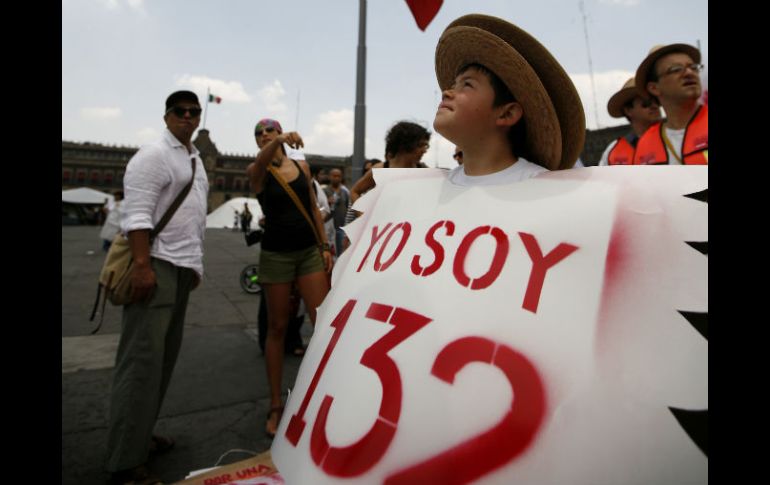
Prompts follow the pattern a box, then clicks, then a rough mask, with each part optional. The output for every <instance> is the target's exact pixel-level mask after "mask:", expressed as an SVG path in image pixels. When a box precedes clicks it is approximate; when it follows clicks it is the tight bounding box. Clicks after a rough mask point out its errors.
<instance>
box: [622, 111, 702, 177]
mask: <svg viewBox="0 0 770 485" xmlns="http://www.w3.org/2000/svg"><path fill="white" fill-rule="evenodd" d="M708 149H709V109H708V106H699V107H698V110H697V111H696V112H695V114H694V115H693V117H692V119H691V120H690V122H689V123H687V128H685V132H684V141H683V143H682V163H683V164H685V165H708V163H709V151H708ZM666 164H668V150H666V144H665V142H664V141H663V123H660V122H658V123H655V124H654V125H652V126H651V127H649V128H648V129H647V131H645V132H644V134H643V135H642V137H641V138H639V143H637V144H636V154H635V155H634V165H666Z"/></svg>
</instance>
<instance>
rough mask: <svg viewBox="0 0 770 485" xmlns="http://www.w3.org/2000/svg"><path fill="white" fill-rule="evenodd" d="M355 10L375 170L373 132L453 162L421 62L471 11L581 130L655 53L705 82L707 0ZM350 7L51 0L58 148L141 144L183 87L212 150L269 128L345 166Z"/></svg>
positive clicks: (378, 5)
mask: <svg viewBox="0 0 770 485" xmlns="http://www.w3.org/2000/svg"><path fill="white" fill-rule="evenodd" d="M366 3H367V26H366V54H367V56H366V137H365V155H366V157H367V158H379V159H382V158H383V153H384V150H385V134H386V133H387V130H388V129H389V128H390V127H391V126H392V125H393V124H394V123H396V122H398V121H400V120H408V121H413V122H416V123H419V124H422V125H423V126H425V127H426V128H428V129H430V130H431V132H433V136H432V137H431V147H430V150H429V151H428V153H426V155H425V156H424V157H423V161H424V162H425V163H426V164H427V165H429V166H439V167H453V166H455V162H454V160H452V153H453V150H454V145H453V144H452V143H451V142H449V141H448V140H446V139H444V138H443V137H441V136H440V135H439V134H437V133H435V132H434V130H433V127H432V125H433V118H434V115H435V112H436V108H437V107H438V104H439V102H440V91H439V88H438V83H437V81H436V75H435V68H434V55H435V49H436V44H437V42H438V39H439V37H440V36H441V33H442V31H443V30H444V28H445V27H446V26H447V25H448V24H449V23H450V22H452V21H453V20H455V19H456V18H458V17H460V16H462V15H466V14H469V13H483V14H486V15H493V16H496V17H500V18H502V19H505V20H507V21H509V22H511V23H513V24H515V25H517V26H518V27H520V28H522V29H523V30H525V31H527V32H528V33H529V34H531V35H532V36H534V37H535V38H537V39H538V40H539V41H540V43H541V44H543V45H544V46H545V47H546V48H547V49H548V50H549V51H550V52H551V54H552V55H553V56H554V57H555V58H556V59H557V60H558V61H559V63H560V64H561V65H562V67H564V70H565V71H566V72H567V73H568V74H569V75H570V77H571V79H572V81H573V82H574V83H575V87H576V88H577V90H578V93H579V94H580V97H581V100H582V102H583V109H584V111H585V114H586V127H587V128H588V129H596V128H604V127H608V126H616V125H620V124H625V121H626V120H625V119H624V118H621V119H615V118H611V117H610V116H609V114H608V113H607V101H608V100H609V98H610V97H611V96H612V95H613V94H614V93H615V92H616V91H617V90H619V89H620V88H621V86H622V85H623V83H624V82H625V81H626V80H627V79H628V78H630V77H632V76H633V74H634V72H635V71H636V68H637V66H638V65H639V64H640V63H641V61H642V59H644V57H645V56H646V55H647V53H648V52H649V50H650V48H652V47H653V46H654V45H658V44H670V43H678V42H682V43H687V44H690V45H694V46H699V47H700V49H701V53H702V57H703V59H702V62H703V64H705V66H706V69H705V70H704V72H703V73H702V78H703V80H704V86H707V85H708V2H707V0H583V2H582V4H583V9H582V12H581V8H580V4H581V2H580V0H444V2H443V5H442V6H441V8H440V10H439V12H438V14H437V15H436V17H435V18H434V19H433V21H432V22H431V23H430V24H429V25H428V27H427V28H426V30H425V31H424V32H423V31H421V30H420V29H419V28H418V27H417V24H416V22H415V20H414V18H413V17H412V14H411V12H410V11H409V8H408V6H407V4H406V1H404V0H368V1H367V2H366ZM358 5H359V1H358V0H276V1H266V0H218V1H215V0H62V140H66V141H74V142H86V141H88V142H92V143H103V144H107V145H117V146H134V147H139V146H141V145H143V144H144V143H147V142H150V141H152V140H153V139H155V138H156V137H158V136H159V135H160V133H161V132H162V130H163V128H164V127H165V125H164V123H163V118H162V117H163V111H164V108H165V105H164V102H165V98H166V97H167V96H168V95H169V94H170V93H171V92H173V91H176V90H179V89H189V90H191V91H194V92H196V93H197V94H198V96H199V98H200V100H201V104H202V105H204V106H205V105H206V101H205V100H206V93H207V92H209V91H210V93H211V94H213V95H216V96H219V97H221V98H222V102H221V103H220V104H214V103H209V104H208V106H206V111H205V126H204V119H203V118H202V119H201V125H200V128H203V127H205V128H206V129H208V130H209V132H210V137H211V139H212V141H213V142H214V143H215V144H216V146H217V149H218V150H219V152H220V153H226V154H232V155H256V152H257V147H256V143H255V141H254V135H253V132H254V125H255V124H256V122H257V120H259V119H260V118H266V117H270V118H275V119H277V120H279V121H280V122H281V124H282V126H283V128H284V130H285V131H286V130H292V131H297V132H299V133H300V135H301V136H302V138H303V140H304V142H305V152H306V153H311V154H318V155H327V156H349V155H352V153H353V130H354V109H355V98H356V62H357V60H356V58H357V49H358V17H359V12H358V10H359V7H358ZM583 12H584V13H585V18H584V15H583ZM586 30H587V33H586ZM586 37H587V42H586ZM589 52H590V62H589ZM589 66H590V67H592V70H593V83H592V82H591V76H590V74H589V73H590V72H591V69H590V67H589Z"/></svg>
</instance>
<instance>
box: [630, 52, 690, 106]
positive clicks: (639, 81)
mask: <svg viewBox="0 0 770 485" xmlns="http://www.w3.org/2000/svg"><path fill="white" fill-rule="evenodd" d="M672 52H681V53H684V54H687V55H688V56H690V58H692V60H693V61H695V62H697V63H699V64H700V51H699V50H698V49H696V48H695V47H693V46H691V45H688V44H669V45H666V46H663V47H661V48H660V49H656V50H655V51H653V52H651V53H649V54H648V55H647V57H645V58H644V60H643V61H642V63H641V64H639V68H638V69H637V70H636V76H635V77H634V83H635V84H636V88H637V89H638V90H639V91H641V93H642V94H643V95H644V96H649V95H650V93H648V92H647V82H648V80H649V79H650V71H651V70H652V67H653V66H654V65H655V61H657V60H658V59H660V58H661V57H663V56H665V55H667V54H671V53H672Z"/></svg>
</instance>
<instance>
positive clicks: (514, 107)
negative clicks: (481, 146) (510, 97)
mask: <svg viewBox="0 0 770 485" xmlns="http://www.w3.org/2000/svg"><path fill="white" fill-rule="evenodd" d="M498 109H499V115H498V117H497V126H513V125H515V124H516V123H518V122H519V120H520V119H521V117H522V116H524V108H522V107H521V105H520V104H519V103H517V102H516V101H512V102H510V103H506V104H504V105H502V106H499V107H498Z"/></svg>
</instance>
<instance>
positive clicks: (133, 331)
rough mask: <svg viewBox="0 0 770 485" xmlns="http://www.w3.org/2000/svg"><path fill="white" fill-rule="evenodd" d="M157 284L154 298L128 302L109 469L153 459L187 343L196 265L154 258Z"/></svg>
mask: <svg viewBox="0 0 770 485" xmlns="http://www.w3.org/2000/svg"><path fill="white" fill-rule="evenodd" d="M151 264H152V269H153V270H154V271H155V276H156V279H157V287H156V288H155V292H154V294H153V296H152V298H151V299H150V301H148V302H142V303H134V304H131V305H126V306H124V307H123V322H122V329H121V333H120V343H119V345H118V354H117V357H116V358H115V369H114V374H113V381H112V396H111V399H110V427H109V434H108V439H107V466H106V468H107V471H110V472H115V471H119V470H125V469H128V468H133V467H136V466H139V465H141V464H143V463H145V462H146V461H147V457H148V454H149V447H150V440H151V437H152V430H153V428H154V427H155V420H156V419H157V418H158V412H159V411H160V406H161V404H162V403H163V397H164V396H165V394H166V389H167V388H168V384H169V381H170V380H171V373H172V371H173V370H174V364H176V359H177V356H178V355H179V348H180V347H181V345H182V332H183V329H184V316H185V310H186V309H187V299H188V296H189V294H190V290H191V289H192V285H193V281H194V279H195V275H194V273H195V272H194V271H193V270H192V269H189V268H180V267H178V266H174V265H173V264H171V263H169V262H167V261H163V260H160V259H155V258H153V259H152V262H151Z"/></svg>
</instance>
